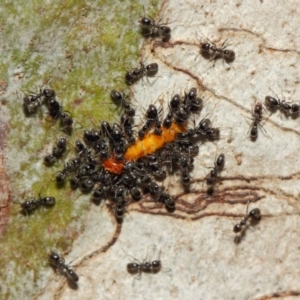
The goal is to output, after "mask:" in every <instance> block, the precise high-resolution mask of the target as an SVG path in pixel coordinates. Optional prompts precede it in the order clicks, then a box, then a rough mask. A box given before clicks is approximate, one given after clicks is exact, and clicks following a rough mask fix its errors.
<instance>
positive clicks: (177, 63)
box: [27, 0, 300, 300]
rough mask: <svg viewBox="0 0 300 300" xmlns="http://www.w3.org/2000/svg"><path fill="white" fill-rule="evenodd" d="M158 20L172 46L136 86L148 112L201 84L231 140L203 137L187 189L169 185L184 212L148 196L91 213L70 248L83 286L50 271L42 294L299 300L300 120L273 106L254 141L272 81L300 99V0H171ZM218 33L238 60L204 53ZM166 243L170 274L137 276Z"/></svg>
mask: <svg viewBox="0 0 300 300" xmlns="http://www.w3.org/2000/svg"><path fill="white" fill-rule="evenodd" d="M159 18H162V22H163V23H165V22H166V23H169V26H170V27H171V28H172V37H171V39H170V40H169V42H167V43H161V42H159V41H151V40H145V42H144V44H143V47H142V60H143V59H146V61H147V62H157V63H158V64H159V74H158V76H157V77H155V78H150V79H149V80H148V79H146V80H141V81H139V82H138V83H137V84H136V85H134V89H133V90H132V92H133V95H134V99H136V100H135V104H136V107H137V110H138V111H139V114H140V115H143V114H144V111H145V109H146V108H147V106H148V105H149V103H154V102H155V103H157V104H158V103H160V104H161V105H162V106H163V107H164V112H166V111H167V107H168V101H169V100H170V99H171V97H172V95H174V94H175V93H178V92H180V93H181V94H182V93H183V92H184V91H188V90H189V89H190V88H191V87H197V88H198V90H199V94H200V95H201V96H202V97H203V99H204V108H203V110H202V111H201V114H200V115H199V116H198V117H197V118H196V123H198V122H199V120H201V119H202V118H204V117H205V116H209V118H210V119H212V120H213V125H214V126H215V127H219V128H220V131H221V138H220V140H218V141H215V142H205V143H199V146H200V151H199V154H198V156H197V157H196V158H195V168H194V170H193V172H192V178H193V183H192V185H191V187H190V190H189V191H184V190H183V189H182V187H181V182H180V177H179V176H177V175H176V174H175V175H172V176H170V177H168V178H167V180H165V181H164V182H163V185H164V187H166V189H168V191H169V192H170V193H171V194H172V195H174V197H175V198H176V211H175V212H174V213H168V212H167V211H166V210H165V208H164V207H163V205H161V204H159V203H157V202H155V201H154V200H152V199H151V198H150V197H149V196H148V195H146V196H145V197H144V198H143V200H142V201H141V202H138V203H135V204H134V205H130V207H129V209H128V214H126V216H125V218H124V221H123V223H121V224H118V223H117V222H116V221H115V218H114V216H113V215H112V214H111V212H110V211H109V210H108V209H107V207H106V206H105V205H103V206H101V207H96V206H93V205H92V206H90V207H89V208H88V209H86V210H85V212H86V214H85V215H84V216H85V217H84V218H82V219H81V223H80V224H81V226H79V225H78V227H80V229H78V228H77V231H76V233H77V234H78V237H77V238H76V240H75V241H74V243H73V245H72V247H71V251H70V253H69V254H68V255H67V256H66V260H67V262H70V261H72V263H71V265H72V266H73V267H74V270H76V273H77V274H78V275H79V276H80V279H79V282H78V286H77V287H74V286H72V285H70V284H68V281H67V280H66V279H65V278H64V277H63V276H55V275H54V274H53V271H52V270H51V269H50V268H44V269H43V272H42V273H41V275H40V276H41V278H38V280H37V282H36V286H35V290H36V291H37V294H36V296H35V298H36V299H256V300H257V299H275V298H276V299H278V298H279V299H294V298H296V297H300V273H299V269H300V260H299V253H300V247H299V234H300V232H299V231H300V217H299V190H298V186H299V181H300V172H299V155H298V152H299V146H300V145H299V141H300V139H299V136H300V125H299V117H298V116H295V117H291V116H286V115H284V114H283V113H282V112H280V111H277V112H275V113H273V114H270V112H269V111H268V110H267V109H264V110H263V114H264V116H265V118H264V120H263V121H262V123H261V125H262V127H260V128H259V132H258V138H257V139H256V140H255V141H252V140H251V139H250V138H249V133H248V130H249V127H250V125H251V123H252V120H251V118H252V110H253V106H254V104H255V103H256V102H257V101H262V102H263V101H264V98H265V96H266V95H272V96H275V95H274V93H273V92H272V91H270V89H272V90H274V91H275V92H276V93H277V94H278V95H279V97H280V98H283V97H284V96H285V98H286V101H291V102H297V103H299V97H300V85H299V82H300V67H299V63H298V61H299V56H300V52H299V48H300V42H299V36H300V28H299V18H300V10H299V5H298V2H297V1H290V2H289V3H282V4H278V3H277V2H275V1H258V0H257V1H253V0H246V1H228V2H227V1H218V0H216V1H206V2H205V3H203V2H201V3H200V2H199V1H183V0H182V1H164V2H163V3H162V5H161V8H160V12H159V16H157V17H156V20H158V19H159ZM131 21H132V22H133V23H134V24H137V20H131ZM79 38H80V37H79ZM82 38H83V37H82ZM208 39H209V40H210V41H212V42H214V43H216V44H217V45H218V46H221V45H222V43H223V42H224V41H225V40H227V39H228V44H229V45H230V46H228V49H232V50H234V51H235V54H236V58H235V60H234V61H233V62H232V63H230V64H229V65H227V64H226V63H225V62H224V61H222V59H218V60H217V61H211V62H209V60H207V59H206V58H205V57H203V56H202V55H199V44H200V42H204V41H207V40H208ZM139 120H140V118H139V117H138V118H137V119H136V121H137V123H138V122H139ZM190 126H193V122H191V123H190ZM220 153H224V154H225V159H226V163H225V169H224V170H223V171H222V172H221V180H220V182H219V183H218V184H217V186H216V188H215V191H214V193H213V194H212V195H208V194H207V191H206V184H205V181H204V179H205V178H206V175H207V174H208V172H209V168H210V167H213V165H214V161H215V159H216V157H217V155H218V154H220ZM84 200H85V199H81V198H79V199H77V200H76V201H84ZM248 204H249V208H248V209H249V211H250V210H251V209H253V208H256V207H257V208H259V209H260V211H261V214H262V217H261V220H260V222H258V223H257V224H255V226H254V224H250V223H248V226H247V228H246V230H245V232H244V234H243V235H242V236H240V239H239V243H236V242H235V240H236V236H235V234H234V233H233V230H232V229H233V226H234V225H235V224H236V223H238V222H240V221H241V220H242V219H243V218H244V216H245V214H246V209H247V205H248ZM32 221H34V220H32ZM75 221H76V220H75ZM252 225H253V226H252ZM160 250H161V255H160V259H161V261H162V264H163V267H164V268H163V269H162V271H161V272H160V273H158V274H142V276H141V277H140V278H139V277H134V276H132V275H130V274H128V273H127V271H126V265H127V263H129V262H132V261H133V258H132V257H131V256H133V257H134V258H136V259H137V260H139V261H143V260H144V259H145V258H146V255H147V258H149V259H156V258H157V257H158V256H159V252H160ZM45 265H46V263H45ZM39 274H40V273H39ZM27 280H30V276H27ZM292 297H294V298H292Z"/></svg>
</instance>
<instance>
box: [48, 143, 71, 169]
mask: <svg viewBox="0 0 300 300" xmlns="http://www.w3.org/2000/svg"><path fill="white" fill-rule="evenodd" d="M66 149H67V139H66V138H65V137H60V138H59V139H58V140H57V142H56V147H54V148H53V150H52V153H51V154H48V155H46V156H45V158H44V162H45V164H46V165H52V164H53V163H54V162H56V161H57V160H58V159H59V158H61V157H62V155H63V154H64V153H65V151H66Z"/></svg>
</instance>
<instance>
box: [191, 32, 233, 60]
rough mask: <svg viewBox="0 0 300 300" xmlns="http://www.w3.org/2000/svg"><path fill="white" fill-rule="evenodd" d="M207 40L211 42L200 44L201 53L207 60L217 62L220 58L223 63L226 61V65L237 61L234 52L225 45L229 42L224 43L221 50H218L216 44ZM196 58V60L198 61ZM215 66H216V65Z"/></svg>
mask: <svg viewBox="0 0 300 300" xmlns="http://www.w3.org/2000/svg"><path fill="white" fill-rule="evenodd" d="M206 39H207V38H206ZM207 40H208V41H209V43H208V42H205V43H200V53H201V54H202V55H203V56H204V57H205V58H208V59H209V61H212V60H215V61H216V60H217V59H218V58H222V59H223V61H224V60H225V61H226V63H230V62H232V61H234V59H235V53H234V51H232V50H227V49H226V48H227V46H226V45H225V44H226V42H227V40H225V41H224V42H223V43H222V45H221V47H220V48H218V47H217V45H216V44H215V43H214V42H212V41H210V40H209V39H207ZM197 57H198V56H197ZM197 57H196V58H197ZM196 58H195V60H196ZM213 66H215V64H214V65H213Z"/></svg>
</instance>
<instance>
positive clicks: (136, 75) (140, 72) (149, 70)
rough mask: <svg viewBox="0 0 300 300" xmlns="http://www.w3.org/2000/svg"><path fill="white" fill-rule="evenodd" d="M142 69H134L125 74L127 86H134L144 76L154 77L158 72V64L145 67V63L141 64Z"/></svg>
mask: <svg viewBox="0 0 300 300" xmlns="http://www.w3.org/2000/svg"><path fill="white" fill-rule="evenodd" d="M140 65H141V67H140V68H134V69H132V70H131V71H127V72H126V74H125V82H126V83H127V84H129V85H130V84H134V83H135V82H137V81H138V80H139V79H141V78H142V77H143V76H148V77H153V76H155V74H156V73H157V71H158V64H157V63H151V64H149V65H147V66H145V65H144V64H143V63H140Z"/></svg>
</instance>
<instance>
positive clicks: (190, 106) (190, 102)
mask: <svg viewBox="0 0 300 300" xmlns="http://www.w3.org/2000/svg"><path fill="white" fill-rule="evenodd" d="M197 96H198V92H197V89H196V88H191V89H190V91H189V92H188V93H187V94H185V96H184V99H183V110H185V111H187V112H192V113H198V112H199V111H200V110H201V108H202V106H203V100H202V99H201V98H199V97H197Z"/></svg>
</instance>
